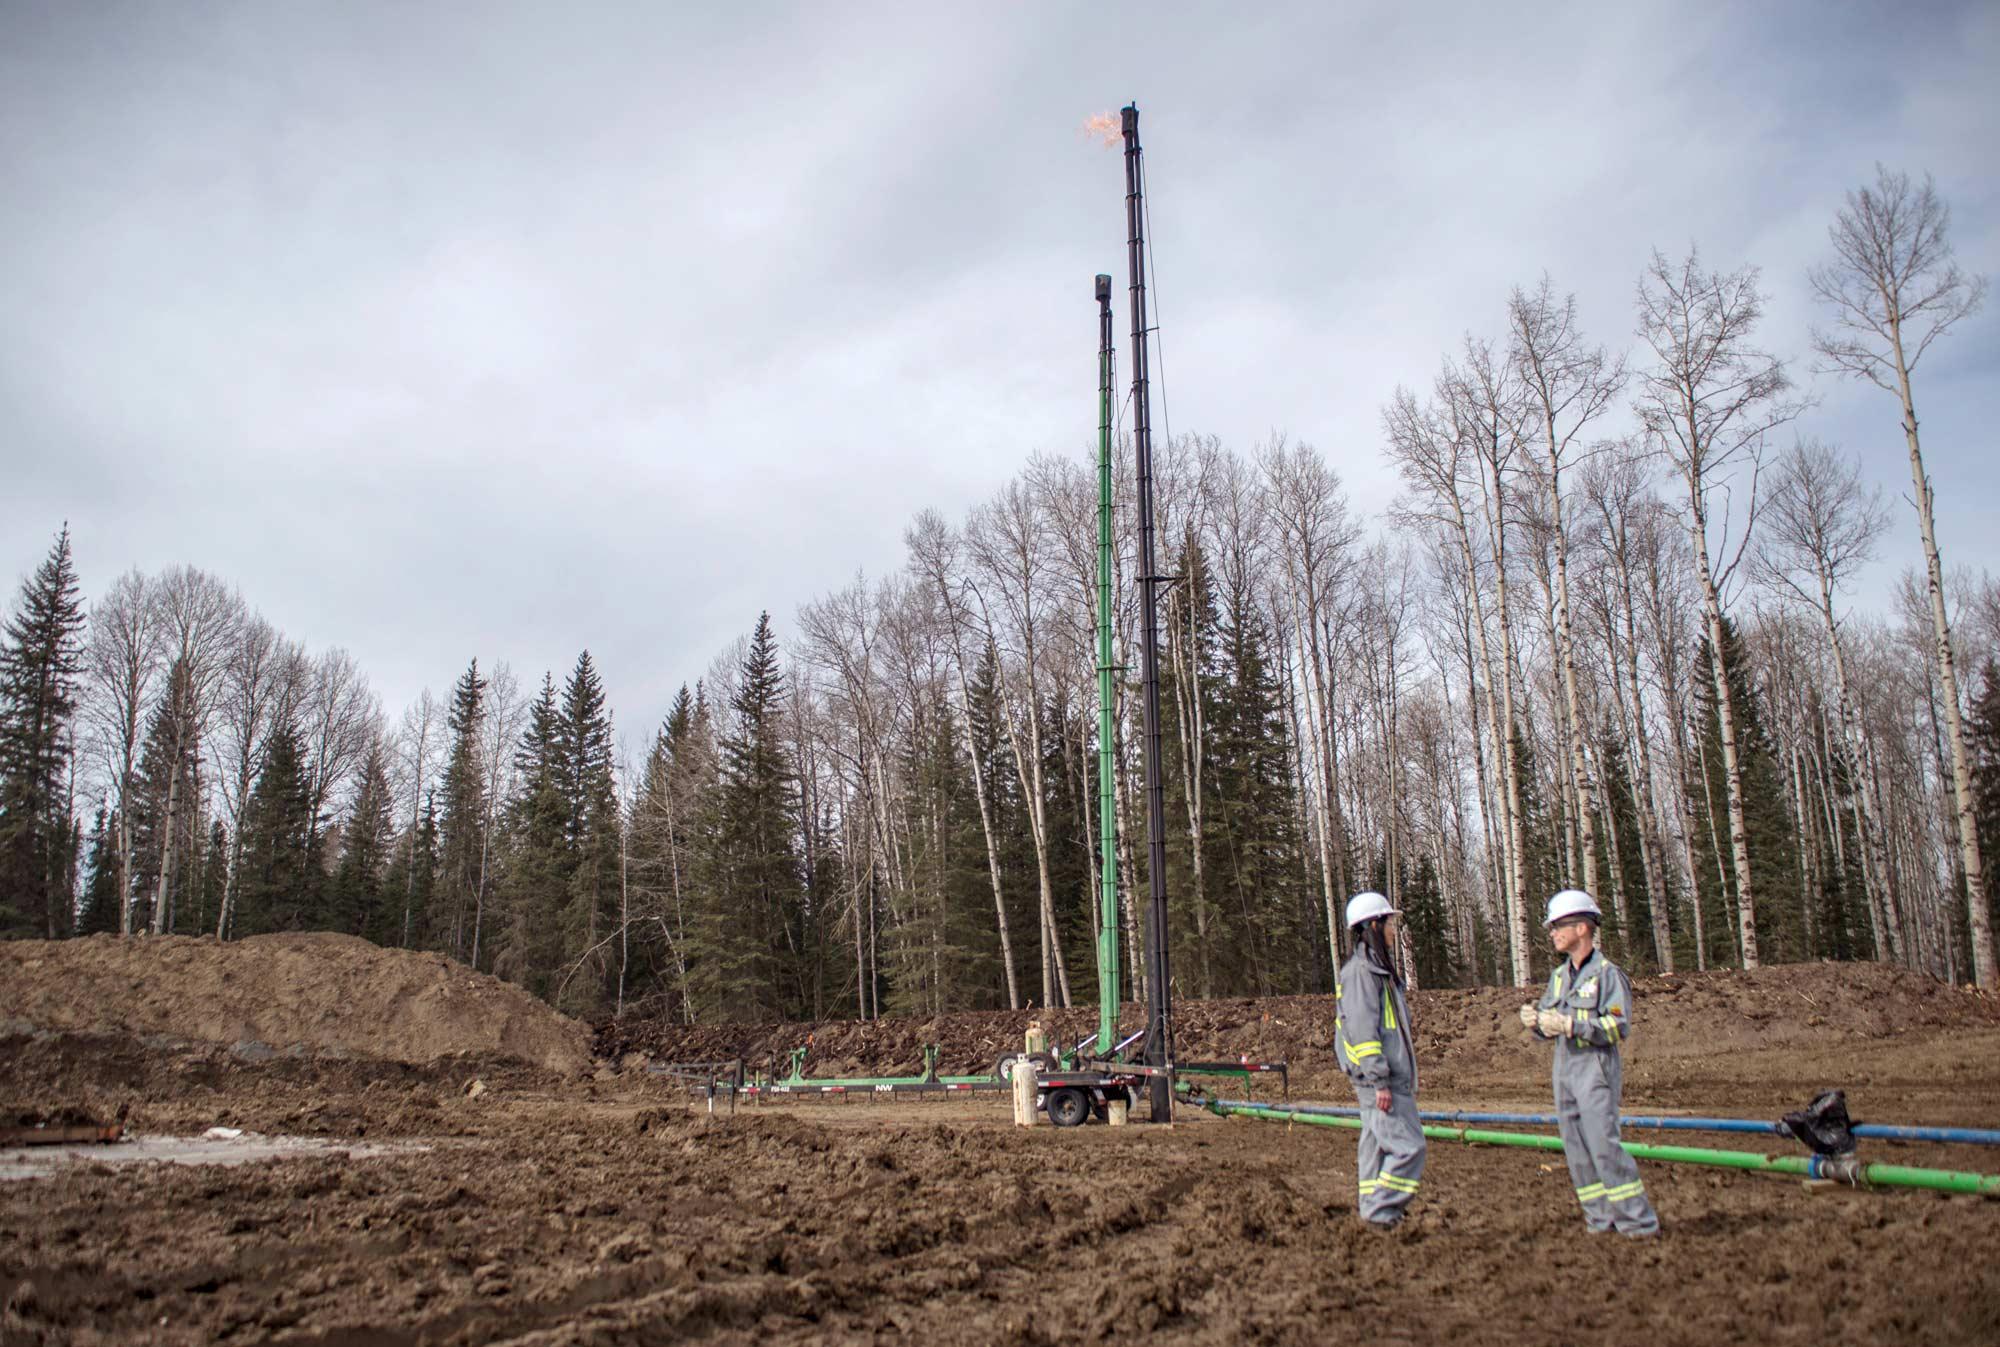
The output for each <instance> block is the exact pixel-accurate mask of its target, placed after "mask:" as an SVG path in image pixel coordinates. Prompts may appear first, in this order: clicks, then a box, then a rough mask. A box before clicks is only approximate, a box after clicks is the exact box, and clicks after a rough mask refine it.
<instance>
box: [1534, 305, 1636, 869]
mask: <svg viewBox="0 0 2000 1347" xmlns="http://www.w3.org/2000/svg"><path fill="white" fill-rule="evenodd" d="M1507 316H1508V326H1509V329H1510V337H1511V340H1510V342H1509V345H1508V359H1509V361H1510V362H1511V363H1512V365H1513V367H1514V376H1515V378H1517V379H1518V380H1519V381H1520V383H1521V386H1522V387H1523V388H1525V389H1526V390H1527V396H1528V405H1529V415H1530V417H1531V418H1532V420H1533V421H1534V422H1535V423H1536V425H1537V429H1538V431H1539V433H1538V434H1537V435H1536V436H1535V438H1536V440H1537V441H1538V443H1539V444H1540V447H1541V463H1540V465H1539V466H1540V472H1539V474H1538V475H1539V477H1540V478H1541V482H1542V484H1543V487H1544V490H1545V492H1546V498H1547V499H1546V504H1547V509H1548V520H1549V535H1550V540H1551V543H1552V544H1553V549H1554V560H1555V600H1556V601H1555V614H1554V623H1555V636H1556V641H1555V648H1556V663H1557V668H1558V669H1559V671H1560V672H1561V675H1562V689H1563V697H1564V702H1565V706H1566V708H1567V711H1568V715H1567V720H1568V723H1569V744H1568V749H1569V754H1568V756H1569V776H1570V782H1571V789H1572V790H1573V791H1574V793H1575V796H1576V799H1577V804H1578V810H1577V812H1578V815H1579V821H1580V824H1581V828H1582V833H1583V886H1584V888H1585V889H1587V890H1589V891H1590V892H1591V893H1593V894H1594V893H1597V892H1598V885H1597V826H1596V822H1595V814H1596V811H1595V810H1594V809H1593V808H1592V807H1591V798H1592V795H1593V794H1594V792H1592V791H1591V790H1590V788H1589V780H1588V776H1589V774H1588V772H1587V770H1586V767H1585V756H1584V731H1583V717H1582V713H1581V710H1580V702H1579V698H1578V696H1577V687H1576V652H1575V635H1574V622H1573V618H1572V614H1573V612H1574V609H1573V606H1572V604H1571V602H1570V592H1569V529H1568V527H1567V525H1566V523H1565V519H1564V509H1563V507H1564V500H1565V497H1564V478H1563V474H1564V471H1565V470H1566V469H1568V468H1570V467H1572V466H1573V465H1574V464H1575V463H1576V462H1577V460H1578V459H1579V458H1580V457H1581V456H1582V454H1583V451H1584V449H1585V448H1586V442H1585V441H1584V440H1583V435H1584V432H1585V431H1587V430H1588V429H1589V428H1590V426H1591V425H1592V423H1594V422H1595V421H1596V420H1597V419H1598V418H1599V417H1601V416H1603V415H1604V414H1605V413H1606V412H1607V411H1609V410H1610V409H1611V406H1612V403H1613V401H1614V399H1615V398H1616V397H1617V396H1618V393H1619V390H1620V389H1622V388H1623V387H1624V383H1625V363H1624V361H1623V360H1621V359H1615V358H1613V357H1611V356H1609V355H1607V354H1606V353H1605V350H1604V348H1603V347H1601V346H1592V345H1590V344H1588V343H1587V342H1586V341H1585V340H1584V338H1583V334H1582V332H1581V330H1580V329H1579V328H1578V326H1577V319H1576V297H1575V296H1574V295H1569V296H1566V297H1564V298H1563V299H1562V300H1561V301H1558V300H1557V299H1556V297H1555V293H1554V289H1553V287H1552V286H1551V284H1550V282H1549V278H1548V277H1547V276H1543V277H1542V279H1541V283H1540V284H1539V285H1538V286H1537V287H1536V288H1535V291H1534V293H1533V294H1529V293H1528V292H1526V291H1524V290H1521V289H1520V288H1519V287H1516V288H1515V290H1514V293H1513V295H1512V297H1511V298H1510V299H1509V301H1508V305H1507Z"/></svg>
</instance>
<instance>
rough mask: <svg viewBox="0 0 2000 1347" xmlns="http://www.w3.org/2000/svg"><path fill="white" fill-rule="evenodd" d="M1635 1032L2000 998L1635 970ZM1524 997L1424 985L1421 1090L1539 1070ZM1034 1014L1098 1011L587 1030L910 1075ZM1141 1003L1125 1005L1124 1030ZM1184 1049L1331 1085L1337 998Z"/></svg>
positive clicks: (1908, 1016)
mask: <svg viewBox="0 0 2000 1347" xmlns="http://www.w3.org/2000/svg"><path fill="white" fill-rule="evenodd" d="M1636 996H1637V1006H1636V1007H1635V1012H1636V1024H1637V1030H1636V1032H1635V1034H1634V1035H1633V1037H1632V1040H1631V1041H1630V1042H1629V1043H1628V1044H1627V1046H1626V1062H1627V1064H1628V1071H1629V1076H1628V1078H1629V1079H1631V1080H1632V1081H1633V1082H1634V1083H1635V1084H1638V1085H1643V1083H1644V1081H1645V1079H1646V1077H1647V1074H1648V1072H1647V1070H1646V1064H1647V1063H1649V1062H1650V1063H1656V1064H1663V1063H1668V1062H1673V1063H1691V1062H1699V1061H1702V1060H1714V1059H1717V1058H1719V1057H1721V1056H1724V1055H1730V1054H1736V1055H1740V1054H1741V1053H1743V1052H1746V1051H1766V1050H1774V1049H1795V1050H1796V1049H1804V1048H1808V1047H1812V1048H1820V1047H1829V1048H1830V1047H1838V1046H1840V1045H1843V1044H1857V1045H1858V1044H1864V1043H1870V1042H1881V1041H1884V1040H1894V1039H1895V1038H1897V1037H1898V1036H1900V1035H1903V1034H1907V1033H1910V1032H1913V1031H1917V1030H1923V1031H1937V1030H1946V1031H1962V1030H1969V1029H1975V1028H1992V1027H1995V1026H2000V1001H1996V1000H1995V999H1994V998H1993V997H1991V996H1987V995H1983V994H1980V993H1978V992H1975V991H1972V990H1970V989H1965V988H1958V987H1953V986H1951V985H1949V984H1947V983H1942V982H1938V981H1936V980H1934V979H1932V978H1928V977H1925V976H1923V975H1921V974H1917V973H1911V972H1908V971H1906V970H1903V969H1897V968H1891V967H1887V966H1885V965H1881V964H1831V963H1815V964H1795V965H1787V966H1782V967H1774V968H1761V969H1757V970H1754V971H1751V972H1739V971H1733V970H1731V971H1722V972H1712V973H1697V974H1688V975H1684V976H1667V977H1652V978H1642V979H1639V980H1638V982H1637V984H1636ZM1524 999H1532V997H1531V994H1530V993H1528V992H1526V991H1524V990H1522V989H1520V988H1513V987H1481V988H1476V989H1471V990H1458V989H1445V990H1439V991H1420V992H1417V993H1415V994H1414V995H1413V996H1412V998H1411V1000H1412V1006H1411V1012H1410V1017H1411V1020H1412V1022H1413V1024H1414V1028H1415V1034H1416V1039H1417V1052H1418V1057H1419V1061H1420V1064H1421V1066H1422V1069H1423V1071H1424V1079H1425V1088H1426V1093H1435V1092H1436V1091H1438V1090H1456V1089H1460V1088H1466V1089H1472V1088H1482V1087H1485V1086H1487V1085H1488V1084H1490V1083H1492V1082H1495V1081H1507V1082H1519V1081H1524V1080H1525V1081H1530V1082H1532V1081H1535V1080H1537V1079H1539V1078H1540V1077H1542V1076H1545V1075H1546V1073H1547V1069H1548V1068H1547V1057H1546V1049H1545V1048H1543V1047H1542V1046H1541V1045H1539V1044H1536V1043H1533V1042H1531V1041H1530V1039H1529V1038H1528V1035H1527V1033H1526V1032H1525V1031H1524V1030H1523V1029H1522V1028H1521V1027H1520V1025H1519V1023H1518V1022H1517V1021H1516V1019H1515V1017H1514V1011H1515V1008H1516V1007H1517V1006H1519V1005H1520V1004H1521V1002H1522V1001H1523V1000H1524ZM1032 1018H1040V1019H1041V1020H1042V1022H1043V1024H1044V1025H1045V1026H1049V1027H1051V1028H1052V1030H1053V1032H1054V1033H1055V1035H1056V1037H1057V1038H1058V1039H1060V1040H1061V1041H1063V1042H1072V1041H1074V1040H1076V1039H1077V1038H1080V1037H1082V1036H1083V1035H1086V1034H1089V1033H1092V1032H1094V1031H1095V1029H1096V1025H1097V1011H1096V1010H1095V1008H1083V1009H1075V1010H1058V1011H989V1012H977V1013H968V1014H958V1015H945V1016H938V1017H933V1018H930V1019H916V1018H891V1019H883V1020H877V1021H874V1022H872V1023H867V1024H862V1023H857V1022H854V1021H851V1020H833V1021H822V1022H820V1023H817V1024H709V1025H692V1026H686V1025H675V1024H663V1023H660V1022H657V1021H652V1022H634V1021H630V1020H627V1021H624V1022H614V1023H611V1024H606V1025H603V1026H601V1027H600V1028H599V1030H598V1038H597V1043H598V1050H599V1052H600V1053H601V1054H603V1055H605V1056H611V1057H617V1056H622V1055H623V1054H625V1053H627V1052H644V1053H646V1054H648V1055H649V1056H651V1057H653V1058H654V1059H656V1060H659V1061H728V1060H734V1059H736V1058H742V1059H743V1060H745V1061H746V1062H749V1063H750V1064H752V1065H753V1066H757V1067H769V1066H772V1065H774V1064H775V1065H776V1066H778V1067H780V1068H783V1067H784V1066H786V1065H787V1064H788V1061H789V1058H788V1054H789V1053H790V1051H791V1050H792V1049H794V1048H796V1047H798V1046H800V1045H802V1044H807V1043H810V1047H811V1052H810V1055H809V1057H808V1059H807V1065H806V1070H807V1073H808V1074H809V1075H819V1076H833V1075H841V1074H868V1075H886V1074H913V1073H915V1072H917V1071H919V1070H921V1068H922V1063H923V1045H924V1044H925V1043H937V1044H940V1045H941V1047H942V1049H943V1053H942V1059H941V1061H940V1063H939V1066H940V1069H941V1070H942V1071H944V1072H945V1073H947V1074H952V1073H970V1072H978V1071H985V1070H988V1069H990V1067H991V1066H992V1064H993V1062H994V1059H995V1058H996V1057H997V1056H998V1055H999V1054H1000V1053H1001V1052H1003V1051H1006V1050H1009V1049H1013V1048H1018V1047H1019V1046H1020V1043H1021V1035H1022V1032H1023V1031H1024V1030H1025V1029H1026V1027H1027V1024H1028V1021H1029V1020H1030V1019H1032ZM1144 1022H1145V1010H1144V1007H1141V1006H1136V1005H1128V1006H1126V1007H1125V1010H1124V1014H1123V1016H1122V1017H1121V1019H1120V1023H1121V1024H1123V1025H1124V1026H1126V1031H1127V1032H1130V1031H1131V1030H1132V1029H1134V1028H1137V1027H1138V1026H1140V1025H1141V1024H1143V1023H1144ZM1174 1024H1175V1033H1176V1036H1177V1038H1178V1043H1179V1055H1180V1057H1181V1058H1182V1059H1183V1060H1197V1059H1210V1060H1216V1059H1220V1060H1230V1059H1236V1058H1241V1057H1248V1058H1250V1059H1251V1060H1253V1061H1286V1062H1289V1063H1290V1065H1291V1070H1292V1079H1293V1083H1294V1087H1295V1088H1296V1087H1298V1086H1302V1085H1303V1086H1308V1087H1333V1086H1338V1085H1339V1084H1340V1079H1339V1076H1340V1073H1339V1070H1338V1068H1337V1067H1336V1066H1335V1064H1334V1060H1333V1047H1332V1044H1333V998H1332V997H1331V996H1278V997H1265V998H1260V999H1254V1000H1252V999H1230V1000H1213V1001H1181V1002H1178V1003H1176V1005H1175V1008H1174Z"/></svg>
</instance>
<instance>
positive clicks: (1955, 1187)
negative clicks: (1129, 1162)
mask: <svg viewBox="0 0 2000 1347" xmlns="http://www.w3.org/2000/svg"><path fill="white" fill-rule="evenodd" d="M1206 1107H1207V1108H1208V1110H1209V1112H1211V1113H1214V1114H1216V1115H1217V1116H1219V1117H1228V1116H1230V1115H1231V1114H1235V1115H1239V1116H1242V1117H1246V1118H1267V1119H1270V1120H1271V1121H1273V1122H1295V1123H1311V1124H1312V1125H1313V1126H1315V1127H1345V1128H1348V1129H1349V1130H1351V1131H1359V1130H1361V1120H1360V1119H1359V1118H1337V1117H1330V1116H1328V1115H1326V1114H1323V1113H1299V1112H1296V1111H1294V1110H1291V1109H1284V1108H1275V1107H1270V1106H1267V1105H1264V1104H1239V1103H1234V1102H1231V1101H1226V1100H1210V1101H1208V1103H1207V1105H1206ZM1424 1135H1425V1136H1427V1137H1431V1138H1434V1139H1436V1140H1439V1141H1464V1142H1469V1143H1471V1144H1473V1145H1477V1146H1518V1147H1522V1148H1524V1149H1527V1150H1537V1151H1559V1150H1561V1149H1562V1148H1563V1144H1562V1138H1561V1137H1552V1136H1548V1135H1546V1134H1543V1133H1537V1132H1490V1131H1484V1130H1481V1129H1479V1128H1474V1127H1438V1126H1427V1127H1425V1128H1424ZM1622 1144H1623V1145H1624V1147H1625V1149H1626V1151H1627V1152H1629V1153H1630V1154H1631V1156H1632V1158H1633V1159H1635V1160H1659V1161H1664V1162H1668V1163H1672V1164H1684V1165H1714V1166H1717V1167H1719V1168H1722V1169H1747V1170H1751V1171H1754V1172H1757V1173H1764V1174H1796V1175H1797V1176H1799V1177H1800V1178H1804V1179H1813V1178H1847V1179H1849V1181H1850V1182H1856V1181H1858V1182H1861V1183H1866V1184H1869V1185H1870V1186H1879V1187H1884V1188H1927V1189H1929V1190H1931V1191H1933V1192H1939V1193H1970V1194H1972V1195H1974V1196H1978V1197H2000V1174H1965V1173H1960V1172H1959V1171H1957V1170H1951V1169H1918V1168H1915V1167H1913V1166H1910V1165H1876V1164H1855V1165H1853V1166H1852V1169H1851V1171H1844V1170H1841V1169H1839V1168H1838V1162H1832V1163H1831V1164H1829V1162H1827V1161H1824V1160H1822V1159H1821V1158H1820V1157H1818V1156H1810V1155H1759V1154H1757V1153H1755V1152H1753V1151H1720V1150H1710V1149H1708V1148H1706V1147H1701V1146H1649V1145H1645V1144H1643V1143H1641V1142H1636V1141H1627V1142H1624V1143H1622Z"/></svg>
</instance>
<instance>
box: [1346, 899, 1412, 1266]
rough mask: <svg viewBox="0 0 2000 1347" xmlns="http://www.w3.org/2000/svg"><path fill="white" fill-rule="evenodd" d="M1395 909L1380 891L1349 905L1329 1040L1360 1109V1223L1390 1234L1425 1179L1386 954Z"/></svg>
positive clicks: (1397, 983) (1399, 990)
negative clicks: (1348, 937)
mask: <svg viewBox="0 0 2000 1347" xmlns="http://www.w3.org/2000/svg"><path fill="white" fill-rule="evenodd" d="M1397 916H1398V913H1397V911H1396V909H1395V908H1394V907H1392V906H1390V904H1389V900H1388V899H1387V898H1384V897H1383V896H1382V895H1381V894H1379V893H1357V894H1355V895H1354V897H1352V898H1350V899H1349V900H1348V902H1347V929H1348V930H1349V931H1351V932H1353V934H1354V953H1353V954H1352V955H1351V956H1350V957H1349V958H1348V960H1347V964H1346V966H1345V967H1343V968H1342V969H1341V970H1340V981H1339V983H1338V984H1337V985H1336V986H1335V989H1334V997H1335V1018H1334V1040H1335V1045H1336V1048H1337V1050H1338V1051H1339V1053H1340V1064H1341V1067H1342V1068H1343V1069H1344V1070H1346V1072H1347V1078H1348V1079H1349V1080H1350V1081H1352V1082H1353V1083H1354V1095H1355V1098H1356V1099H1357V1100H1359V1101H1360V1104H1361V1151H1360V1156H1359V1158H1358V1160H1357V1166H1358V1168H1359V1170H1360V1174H1361V1217H1362V1219H1363V1220H1365V1221H1368V1222H1369V1223H1370V1224H1372V1225H1375V1226H1378V1227H1381V1228H1383V1229H1392V1228H1394V1227H1395V1226H1396V1225H1398V1224H1399V1223H1400V1222H1401V1221H1402V1219H1403V1208H1405V1207H1407V1206H1408V1205H1409V1203H1410V1199H1411V1198H1413V1197H1415V1196H1416V1195H1417V1183H1418V1180H1420V1179H1421V1178H1422V1177H1423V1173H1424V1128H1423V1124H1422V1123H1421V1122H1419V1121H1418V1120H1417V1050H1416V1045H1415V1044H1414V1043H1413V1042H1412V1041H1411V1039H1410V1011H1409V1007H1408V1006H1407V1005H1406V1004H1405V1003H1404V1001H1403V979H1402V976H1401V975H1400V974H1399V973H1397V971H1396V961H1395V960H1394V959H1393V958H1392V957H1390V953H1389V951H1390V950H1391V948H1392V947H1393V944H1394V941H1395V938H1396V918H1397Z"/></svg>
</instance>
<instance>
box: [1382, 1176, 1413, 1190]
mask: <svg viewBox="0 0 2000 1347" xmlns="http://www.w3.org/2000/svg"><path fill="white" fill-rule="evenodd" d="M1379 1182H1380V1183H1381V1185H1382V1186H1383V1187H1384V1188H1394V1189H1395V1190H1396V1191H1397V1192H1399V1193H1414V1192H1415V1191H1417V1187H1418V1185H1419V1183H1420V1180H1417V1179H1399V1178H1397V1177H1396V1176H1395V1175H1394V1174H1384V1175H1383V1176H1382V1177H1381V1179H1380V1180H1379Z"/></svg>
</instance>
